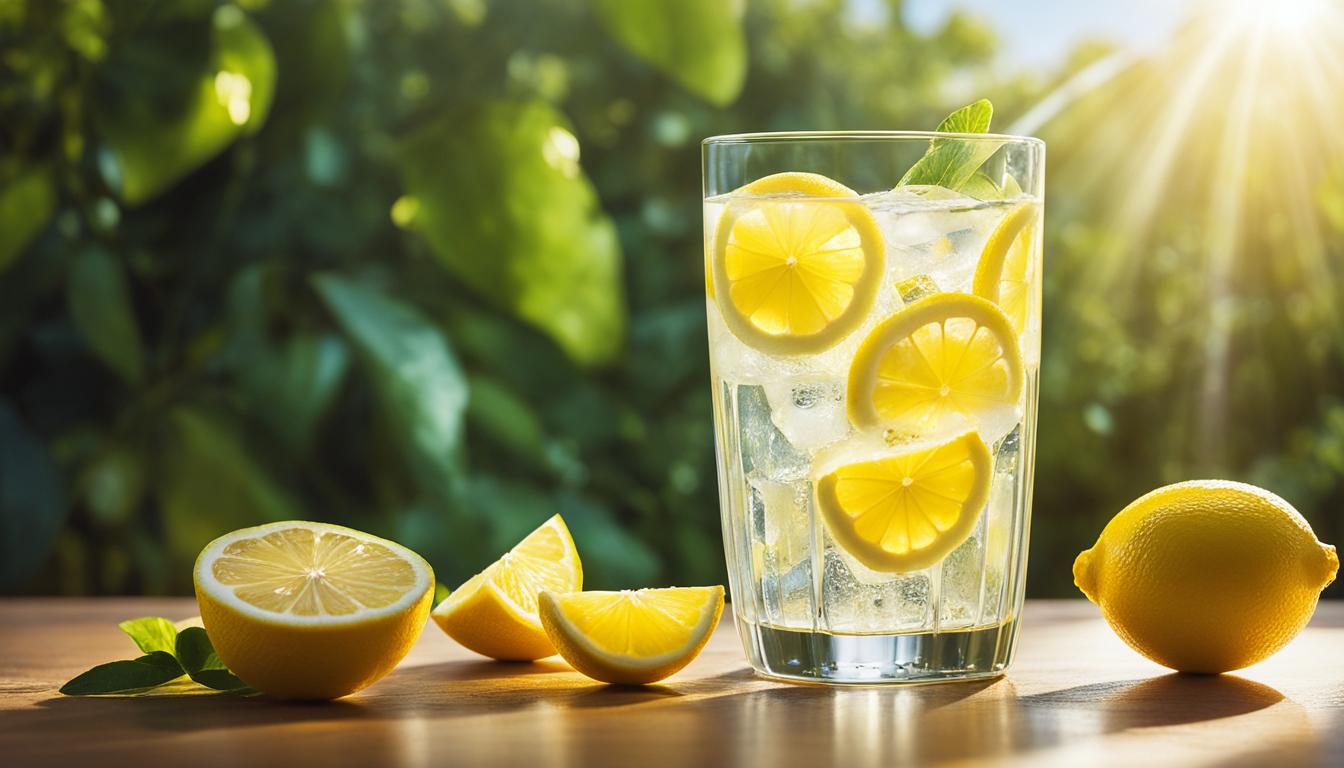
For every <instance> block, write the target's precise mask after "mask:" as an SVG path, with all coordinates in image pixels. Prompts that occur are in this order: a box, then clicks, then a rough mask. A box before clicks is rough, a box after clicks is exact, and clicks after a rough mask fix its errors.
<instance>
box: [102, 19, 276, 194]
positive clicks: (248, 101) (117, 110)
mask: <svg viewBox="0 0 1344 768" xmlns="http://www.w3.org/2000/svg"><path fill="white" fill-rule="evenodd" d="M208 8H209V5H208V4H202V3H194V4H192V3H179V4H167V5H166V6H162V7H160V8H155V9H151V10H150V11H148V12H146V13H145V14H143V18H142V19H141V22H142V23H140V24H138V26H137V27H136V32H135V34H134V36H133V37H132V38H131V39H129V40H128V41H127V42H125V43H124V44H123V45H121V46H120V47H119V48H118V49H116V50H114V52H113V54H112V56H111V57H109V59H108V60H107V61H106V62H104V65H103V67H102V72H101V76H102V78H103V79H102V82H101V83H100V87H99V90H98V93H99V94H100V98H99V99H98V102H97V107H96V108H95V110H94V112H95V115H94V124H95V127H96V129H97V131H98V133H99V135H100V136H101V137H102V139H103V141H104V143H105V144H106V147H107V155H106V159H105V160H104V162H103V175H104V177H105V179H106V180H107V182H108V185H109V186H110V187H111V188H112V189H113V190H114V191H116V192H117V194H118V196H119V197H120V198H121V200H122V201H123V202H125V203H126V204H127V205H128V206H132V207H133V206H137V205H140V204H141V203H144V202H146V201H148V200H150V199H152V198H154V197H157V196H158V195H159V194H161V193H162V192H164V191H165V190H167V189H169V188H170V187H171V186H172V185H174V184H175V183H177V182H178V181H179V180H180V179H181V178H182V177H184V176H186V175H187V174H188V173H190V172H192V171H194V170H195V169H196V168H199V167H200V166H201V165H203V164H204V163H205V162H206V161H208V160H210V159H211V158H213V157H215V156H216V155H218V154H219V153H220V152H222V151H223V150H224V149H225V148H227V147H228V146H229V145H230V144H232V143H233V142H234V141H235V140H237V139H238V138H239V137H240V136H244V135H248V134H252V133H255V132H256V131H258V130H260V128H261V126H262V124H263V123H265V121H266V115H267V113H268V112H269V111H270V107H271V99H272V96H273V94H274V92H275V80H276V65H275V54H274V52H273V51H272V49H271V44H270V42H269V41H268V40H267V39H266V36H265V34H263V33H262V31H261V28H260V27H258V26H257V25H256V24H255V23H254V22H253V21H252V20H251V19H249V18H248V16H247V14H246V13H244V12H243V10H242V9H241V8H239V7H238V6H236V5H222V6H219V7H217V8H215V9H214V10H213V13H210V12H209V11H208V10H207V9H208ZM207 13H208V14H209V15H205V14H207Z"/></svg>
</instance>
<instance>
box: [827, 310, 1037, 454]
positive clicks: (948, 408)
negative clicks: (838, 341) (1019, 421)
mask: <svg viewBox="0 0 1344 768" xmlns="http://www.w3.org/2000/svg"><path fill="white" fill-rule="evenodd" d="M1022 384H1023V372H1022V353H1021V350H1020V349H1019V347H1018V342H1017V334H1016V333H1014V331H1013V328H1012V324H1011V323H1010V322H1009V320H1008V318H1007V317H1005V316H1004V314H1003V312H1002V311H1001V310H1000V309H999V308H998V306H997V305H995V304H993V303H992V302H989V301H987V300H985V299H982V298H979V297H977V296H970V295H968V294H959V293H958V294H952V293H944V294H937V295H934V296H929V297H927V298H924V299H920V300H919V301H916V302H915V303H913V304H910V305H909V306H906V307H905V308H903V309H901V311H899V312H897V313H896V314H894V315H892V316H891V317H889V318H887V319H886V320H884V321H882V322H881V323H880V324H879V325H878V326H877V327H876V328H874V329H873V330H872V332H870V333H869V334H868V336H867V338H865V339H864V340H863V342H862V343H861V344H860V345H859V349H858V351H857V352H856V353H855V355H854V361H853V362H852V363H851V364H850V368H849V383H848V393H847V397H846V407H847V409H848V411H849V418H850V421H852V422H854V424H855V425H857V426H859V427H879V426H882V427H887V428H890V429H894V430H896V431H897V432H898V433H901V434H907V435H920V434H928V433H930V432H938V431H942V430H946V429H951V428H954V427H955V428H957V429H972V428H975V427H977V426H979V425H980V424H981V423H984V422H986V421H987V420H988V419H989V417H990V416H991V415H994V414H995V413H997V412H1002V411H1004V410H1005V409H1009V410H1013V411H1015V410H1016V408H1017V407H1018V401H1019V398H1020V397H1021V394H1022Z"/></svg>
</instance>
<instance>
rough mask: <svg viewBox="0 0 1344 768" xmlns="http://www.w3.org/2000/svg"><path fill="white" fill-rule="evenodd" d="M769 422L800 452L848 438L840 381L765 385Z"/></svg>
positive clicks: (789, 381)
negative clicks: (768, 405) (768, 406)
mask: <svg viewBox="0 0 1344 768" xmlns="http://www.w3.org/2000/svg"><path fill="white" fill-rule="evenodd" d="M765 397H766V400H767V401H768V402H769V403H770V420H771V421H773V422H774V423H775V426H776V427H779V431H780V432H782V433H784V437H786V438H788V441H789V442H790V443H791V444H793V447H794V448H797V449H798V450H800V451H812V450H815V449H817V448H819V447H821V446H823V445H827V444H830V443H833V442H835V441H837V440H839V439H841V438H843V437H844V436H845V435H848V434H849V429H850V427H849V416H848V415H847V414H846V413H845V382H844V380H843V379H838V378H835V379H822V380H817V379H811V378H803V379H777V380H775V381H772V382H768V383H766V384H765Z"/></svg>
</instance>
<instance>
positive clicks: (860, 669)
mask: <svg viewBox="0 0 1344 768" xmlns="http://www.w3.org/2000/svg"><path fill="white" fill-rule="evenodd" d="M738 627H739V628H740V630H741V632H742V640H743V643H744V644H745V645H746V647H747V656H748V658H749V660H750V661H751V666H752V667H753V668H755V670H756V672H757V674H760V675H762V676H765V677H772V678H778V679H781V680H786V681H788V682H803V683H822V684H826V685H870V684H874V683H877V684H882V683H933V682H940V681H950V680H974V679H977V678H985V677H995V676H997V675H1001V674H1003V672H1004V670H1005V669H1007V668H1008V664H1009V662H1010V661H1011V660H1012V656H1013V646H1014V644H1015V641H1016V638H1017V620H1016V619H1014V620H1011V621H1008V622H1005V623H1003V624H1000V625H997V626H992V627H977V628H974V629H958V630H952V631H945V632H922V633H903V634H898V635H832V634H827V633H824V632H811V631H808V630H799V629H780V628H778V627H772V626H769V625H762V624H752V623H749V622H746V621H741V620H739V623H738Z"/></svg>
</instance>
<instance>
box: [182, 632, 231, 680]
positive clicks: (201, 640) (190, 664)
mask: <svg viewBox="0 0 1344 768" xmlns="http://www.w3.org/2000/svg"><path fill="white" fill-rule="evenodd" d="M177 660H178V661H179V662H181V663H182V667H183V669H185V670H186V671H187V674H188V675H190V676H191V679H192V680H195V681H196V682H197V683H200V684H201V685H204V686H205V687H206V688H214V689H215V690H216V691H239V690H241V689H244V688H247V683H244V682H243V681H242V680H239V679H238V678H237V677H235V676H234V674H233V673H232V672H230V671H229V669H228V667H225V666H224V662H222V661H220V659H219V656H217V655H216V654H215V646H214V645H213V644H212V643H211V642H210V637H209V636H208V635H206V634H205V630H204V629H201V628H200V627H188V628H187V629H184V630H182V631H181V632H180V633H178V635H177Z"/></svg>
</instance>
